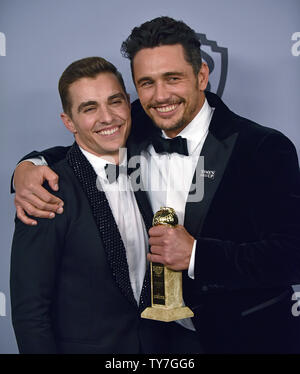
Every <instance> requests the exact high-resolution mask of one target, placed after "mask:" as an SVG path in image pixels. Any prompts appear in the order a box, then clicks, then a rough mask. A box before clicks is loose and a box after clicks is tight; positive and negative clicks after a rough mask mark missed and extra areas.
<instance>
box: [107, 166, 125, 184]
mask: <svg viewBox="0 0 300 374" xmlns="http://www.w3.org/2000/svg"><path fill="white" fill-rule="evenodd" d="M104 168H105V172H106V177H107V180H108V181H109V183H114V182H116V181H117V179H118V178H119V175H120V174H124V175H127V167H126V166H122V165H121V166H120V165H115V164H106V165H105V167H104Z"/></svg>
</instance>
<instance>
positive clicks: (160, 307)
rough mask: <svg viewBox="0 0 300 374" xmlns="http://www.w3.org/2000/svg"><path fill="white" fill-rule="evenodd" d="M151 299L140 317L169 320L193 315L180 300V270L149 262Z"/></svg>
mask: <svg viewBox="0 0 300 374" xmlns="http://www.w3.org/2000/svg"><path fill="white" fill-rule="evenodd" d="M151 299H152V300H151V301H152V306H151V307H148V308H146V309H145V310H144V311H143V312H142V314H141V317H142V318H147V319H154V320H156V321H162V322H171V321H177V320H179V319H183V318H189V317H194V313H193V312H192V311H191V309H190V308H188V307H187V306H185V305H184V304H183V300H182V272H181V271H173V270H170V269H168V268H167V267H165V266H164V265H162V264H158V263H151Z"/></svg>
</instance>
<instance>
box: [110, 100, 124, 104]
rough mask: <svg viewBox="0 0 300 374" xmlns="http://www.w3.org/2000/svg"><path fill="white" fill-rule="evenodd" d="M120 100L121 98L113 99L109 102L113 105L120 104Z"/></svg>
mask: <svg viewBox="0 0 300 374" xmlns="http://www.w3.org/2000/svg"><path fill="white" fill-rule="evenodd" d="M121 102H122V101H121V100H114V101H112V102H111V103H112V104H114V105H115V104H121Z"/></svg>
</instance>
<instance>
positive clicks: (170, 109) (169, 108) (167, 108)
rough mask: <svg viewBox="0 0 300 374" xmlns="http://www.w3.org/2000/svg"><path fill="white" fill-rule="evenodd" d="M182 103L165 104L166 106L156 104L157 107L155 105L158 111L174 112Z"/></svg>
mask: <svg viewBox="0 0 300 374" xmlns="http://www.w3.org/2000/svg"><path fill="white" fill-rule="evenodd" d="M179 105H180V104H171V105H165V106H156V107H153V108H154V109H155V110H156V111H157V112H158V113H162V114H164V113H166V114H168V113H170V114H171V113H172V112H174V111H175V110H176V109H177V108H178V107H179Z"/></svg>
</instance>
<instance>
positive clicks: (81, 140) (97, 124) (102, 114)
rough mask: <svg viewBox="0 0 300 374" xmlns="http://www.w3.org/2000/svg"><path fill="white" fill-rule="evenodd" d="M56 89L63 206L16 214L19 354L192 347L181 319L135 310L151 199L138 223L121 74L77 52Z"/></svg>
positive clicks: (143, 301)
mask: <svg viewBox="0 0 300 374" xmlns="http://www.w3.org/2000/svg"><path fill="white" fill-rule="evenodd" d="M59 93H60V96H61V101H62V105H63V109H64V113H62V114H61V118H62V120H63V122H64V124H65V126H66V127H67V129H68V130H69V131H70V132H71V133H72V134H73V135H74V137H75V143H74V144H73V146H72V147H71V148H70V149H69V151H68V153H67V155H66V158H64V159H63V160H62V161H59V162H57V163H56V164H55V165H54V170H55V172H56V173H58V174H59V175H60V176H61V179H60V189H59V192H57V194H56V195H57V196H58V197H59V198H61V199H63V201H64V203H65V206H66V212H65V214H63V215H60V216H59V217H57V219H55V220H45V219H44V220H43V219H40V220H39V222H38V225H36V226H35V227H30V226H26V225H24V224H23V223H22V222H21V221H20V220H18V219H17V220H16V228H15V233H14V238H13V244H12V257H11V302H12V321H13V326H14V330H15V334H16V338H17V342H18V347H19V350H20V353H31V354H32V353H44V354H45V353H186V352H187V351H189V349H192V350H194V349H195V347H193V346H192V342H191V341H190V339H189V340H188V342H187V344H186V341H185V339H186V336H187V334H188V332H187V331H185V330H184V329H183V328H181V330H180V329H178V327H177V325H174V324H172V325H166V324H165V325H162V324H157V323H154V322H152V321H146V320H141V318H140V313H141V311H142V310H143V309H144V308H145V307H146V306H147V305H149V291H148V289H149V287H150V285H149V279H148V278H149V277H148V274H147V275H146V269H147V260H146V254H147V248H148V236H147V230H146V229H148V230H149V228H150V226H151V208H150V207H147V203H146V207H145V208H146V209H144V210H143V209H142V210H141V211H142V214H143V218H144V220H145V224H144V221H143V218H142V215H141V213H140V211H139V209H138V205H137V202H136V199H135V194H134V191H133V189H132V186H131V183H130V179H129V178H128V176H127V174H125V173H121V172H119V176H117V174H118V173H117V170H120V169H121V167H126V160H125V155H122V153H119V150H120V148H122V147H124V146H125V144H126V140H127V138H128V135H129V132H130V128H131V116H130V102H129V96H128V94H127V93H126V90H125V86H124V83H123V79H122V76H121V74H120V73H119V72H118V71H117V69H116V68H115V66H114V65H112V64H111V63H110V62H108V61H106V60H104V59H103V58H100V57H90V58H85V59H81V60H78V61H75V62H73V63H72V64H71V65H69V66H68V67H67V69H66V70H65V71H64V72H63V74H62V76H61V78H60V81H59ZM120 157H122V158H120ZM124 163H125V164H124ZM117 165H120V169H118V167H117ZM111 169H114V172H112V170H111ZM109 170H110V171H109ZM113 177H114V179H113ZM139 204H141V202H140V201H139ZM125 215H126V217H125ZM175 338H179V339H180V341H179V342H176V344H175ZM190 344H191V345H190ZM198 344H199V343H198ZM186 350H187V351H186ZM194 352H198V348H197V349H196V351H194Z"/></svg>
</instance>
